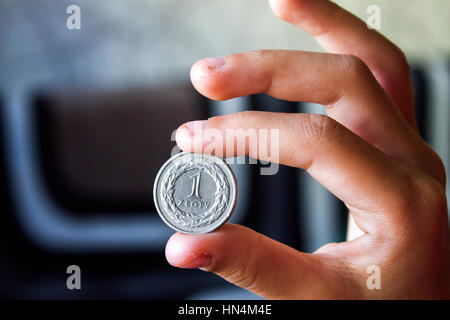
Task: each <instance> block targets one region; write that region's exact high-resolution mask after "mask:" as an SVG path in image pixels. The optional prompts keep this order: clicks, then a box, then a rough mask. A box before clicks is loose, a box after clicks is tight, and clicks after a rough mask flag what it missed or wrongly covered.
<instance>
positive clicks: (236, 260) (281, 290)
mask: <svg viewBox="0 0 450 320" xmlns="http://www.w3.org/2000/svg"><path fill="white" fill-rule="evenodd" d="M166 257H167V260H168V262H169V263H170V264H171V265H173V266H175V267H180V268H201V269H202V270H205V271H210V272H214V273H215V274H217V275H219V276H220V277H222V278H224V279H225V280H227V281H229V282H231V283H233V284H235V285H237V286H240V287H242V288H244V289H247V290H249V291H251V292H253V293H256V294H258V295H260V296H262V297H264V298H268V299H299V298H300V299H305V298H306V299H307V298H316V299H317V298H321V297H325V296H323V294H324V293H325V292H326V291H327V290H328V289H331V288H333V285H332V283H333V282H334V281H333V280H332V279H331V278H332V272H331V271H330V272H327V271H328V270H327V267H326V265H327V264H323V263H322V259H321V257H320V255H317V254H305V253H301V252H299V251H297V250H295V249H293V248H291V247H288V246H286V245H284V244H282V243H280V242H277V241H274V240H272V239H270V238H267V237H265V236H263V235H262V234H259V233H257V232H255V231H253V230H251V229H248V228H245V227H242V226H238V225H233V224H226V225H224V226H223V227H221V228H220V229H218V230H216V231H215V232H213V233H209V234H201V235H188V234H182V233H176V234H174V235H173V236H172V237H171V238H170V239H169V241H168V243H167V246H166ZM325 286H326V288H327V289H326V290H324V289H325Z"/></svg>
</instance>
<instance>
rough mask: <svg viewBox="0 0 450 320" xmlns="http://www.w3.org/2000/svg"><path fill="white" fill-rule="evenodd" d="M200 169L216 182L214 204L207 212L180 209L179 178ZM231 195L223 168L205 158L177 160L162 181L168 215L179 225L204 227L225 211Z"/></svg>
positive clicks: (164, 204) (163, 196)
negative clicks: (178, 198) (177, 203)
mask: <svg viewBox="0 0 450 320" xmlns="http://www.w3.org/2000/svg"><path fill="white" fill-rule="evenodd" d="M195 169H199V170H202V171H203V172H205V173H207V174H208V175H209V176H210V177H211V178H212V179H213V181H214V183H215V184H216V192H215V194H214V203H213V205H212V206H211V207H210V208H209V209H208V210H207V211H205V212H203V213H200V214H192V213H189V212H185V211H182V210H180V209H179V208H178V207H177V205H176V203H175V199H174V193H175V183H176V181H177V179H178V178H179V177H180V176H181V175H182V174H184V173H185V172H188V171H190V170H195ZM229 197H230V187H229V185H228V181H227V178H226V177H225V175H224V173H223V171H222V169H220V167H219V166H217V165H216V164H215V163H213V162H211V163H209V162H207V161H205V160H204V159H203V158H195V157H186V158H182V159H180V160H178V161H175V162H174V163H173V164H172V165H171V168H170V170H169V171H168V172H167V173H166V174H165V176H164V179H163V180H162V182H161V198H162V200H163V201H162V202H163V206H164V209H166V213H167V215H168V216H169V217H170V218H171V220H173V221H174V222H176V223H177V224H178V225H181V226H183V227H189V228H197V229H198V228H202V227H205V226H207V225H209V224H211V222H212V221H215V220H216V219H218V218H219V217H220V216H221V215H222V213H223V212H224V211H225V209H226V207H227V204H228V201H229Z"/></svg>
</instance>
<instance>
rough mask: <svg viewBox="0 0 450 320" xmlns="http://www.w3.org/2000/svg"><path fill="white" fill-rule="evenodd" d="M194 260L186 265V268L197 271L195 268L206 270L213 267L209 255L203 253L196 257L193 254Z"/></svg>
mask: <svg viewBox="0 0 450 320" xmlns="http://www.w3.org/2000/svg"><path fill="white" fill-rule="evenodd" d="M192 256H193V259H192V261H190V262H189V263H187V264H186V265H185V268H189V269H195V268H206V267H209V266H210V265H211V262H212V257H211V255H210V254H208V253H206V252H205V253H202V254H201V255H199V256H196V255H195V254H193V253H192Z"/></svg>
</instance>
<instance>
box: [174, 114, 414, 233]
mask: <svg viewBox="0 0 450 320" xmlns="http://www.w3.org/2000/svg"><path fill="white" fill-rule="evenodd" d="M264 129H265V130H268V131H263V130H264ZM264 135H266V136H265V137H264ZM176 141H177V144H178V146H179V147H180V148H181V149H182V150H184V151H188V152H205V153H213V154H216V155H218V156H223V157H230V156H240V155H249V156H251V157H253V158H257V159H260V160H264V161H271V162H276V163H281V164H285V165H288V166H292V167H298V168H303V169H306V170H307V171H308V172H309V174H311V176H313V177H314V178H315V179H316V180H317V181H319V182H320V183H321V184H322V185H324V186H325V187H326V188H327V189H328V190H330V191H331V192H332V193H333V194H335V195H336V196H337V197H338V198H340V199H341V200H342V201H344V202H345V203H346V205H347V206H348V207H349V208H350V209H351V210H352V212H354V213H355V219H356V222H357V223H358V225H359V226H360V227H361V229H362V230H363V231H365V232H367V233H377V232H379V233H383V234H385V233H389V234H392V233H395V234H399V233H400V232H399V230H400V229H399V221H401V220H402V219H403V218H405V215H406V214H407V212H409V211H408V210H409V209H411V208H413V207H411V206H413V205H414V200H411V199H414V198H417V197H415V189H414V187H415V186H416V184H415V183H413V182H414V181H412V179H413V177H414V176H418V175H417V174H416V172H415V171H414V170H413V169H411V168H410V167H409V166H404V165H401V163H400V162H398V161H396V160H394V159H392V158H391V157H389V156H387V155H386V154H385V153H383V152H381V151H379V150H378V149H376V148H374V147H373V146H371V145H370V144H368V143H367V142H365V141H364V140H362V139H361V138H360V137H358V136H357V135H355V134H354V133H352V132H351V131H349V130H348V129H346V128H345V127H343V126H342V125H340V124H339V123H337V122H336V121H334V120H332V119H331V118H329V117H327V116H324V115H320V114H282V113H272V112H243V113H236V114H231V115H226V116H220V117H213V118H211V119H209V120H208V121H203V122H199V123H198V122H194V123H192V122H191V123H187V124H185V125H182V126H181V127H180V128H179V129H178V130H177V134H176ZM261 142H262V143H261ZM266 142H267V143H266ZM265 143H266V144H267V148H265V146H264V144H265ZM198 146H199V147H198ZM242 146H243V147H242ZM386 221H389V223H386Z"/></svg>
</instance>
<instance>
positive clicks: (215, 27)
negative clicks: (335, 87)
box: [0, 0, 450, 86]
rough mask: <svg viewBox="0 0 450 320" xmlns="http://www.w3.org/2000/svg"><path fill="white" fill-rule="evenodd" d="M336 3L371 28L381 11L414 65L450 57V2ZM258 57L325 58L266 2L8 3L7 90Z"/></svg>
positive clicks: (146, 77) (3, 66)
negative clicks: (70, 9) (277, 52)
mask: <svg viewBox="0 0 450 320" xmlns="http://www.w3.org/2000/svg"><path fill="white" fill-rule="evenodd" d="M337 2H338V3H339V4H340V5H342V6H343V7H345V8H346V9H348V10H350V11H352V12H353V13H355V14H356V15H358V16H360V17H361V18H363V19H364V20H365V19H366V18H367V17H368V14H367V13H366V9H367V7H368V6H369V5H373V4H375V5H378V6H379V7H380V9H381V30H380V31H381V32H382V33H383V34H385V35H386V36H388V37H389V38H390V39H392V41H394V42H395V43H397V44H398V45H399V46H400V47H401V48H402V49H404V50H405V52H406V53H407V55H408V57H409V58H413V59H414V60H415V59H421V58H424V57H429V56H433V55H438V54H448V53H449V52H450V37H448V31H449V30H450V23H449V19H448V12H450V1H448V0H432V1H424V0H396V1H392V0H339V1H337ZM70 4H77V5H79V6H80V7H81V12H82V28H81V30H78V31H71V30H67V28H66V24H65V20H66V18H67V14H66V12H65V9H66V8H67V6H68V5H70ZM258 48H266V49H267V48H279V49H303V50H320V48H319V46H318V45H317V44H316V43H315V42H314V40H313V39H312V38H311V37H310V36H309V35H308V34H306V33H305V32H303V31H301V30H298V29H297V28H296V27H294V26H292V25H290V24H288V23H286V22H283V21H281V20H279V19H278V18H276V17H275V16H274V15H273V14H272V12H271V10H270V7H269V4H268V1H265V0H133V1H129V0H95V1H92V0H67V1H55V0H40V1H39V0H34V1H31V0H2V1H1V2H0V70H1V72H0V86H2V85H3V86H4V85H5V83H8V82H15V81H19V82H23V81H24V79H27V80H31V79H34V80H35V81H37V82H38V83H39V82H42V81H44V82H45V81H46V80H48V79H49V78H53V77H54V75H55V72H56V73H58V77H59V79H60V80H61V79H63V81H62V82H63V83H64V82H65V81H69V82H70V83H72V84H73V83H82V84H85V85H88V84H91V85H92V84H95V83H96V84H98V83H99V82H101V83H102V84H103V85H108V84H109V83H110V84H118V85H123V84H124V83H127V84H130V83H131V84H133V83H140V84H142V83H145V84H149V83H158V82H160V81H171V80H173V79H180V78H183V79H184V80H187V79H188V71H189V67H190V65H191V64H192V63H193V62H194V61H196V60H197V59H200V58H202V57H205V56H220V55H225V54H227V53H230V52H240V51H245V50H251V49H258ZM30 58H31V59H30ZM58 82H59V83H61V81H58Z"/></svg>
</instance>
